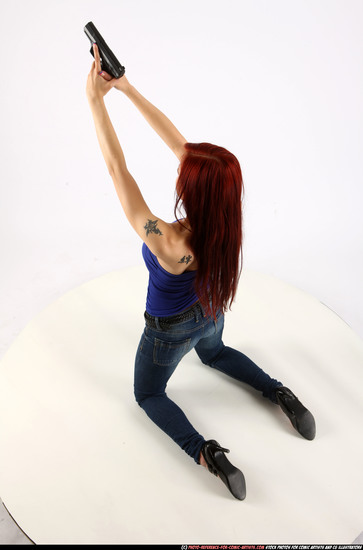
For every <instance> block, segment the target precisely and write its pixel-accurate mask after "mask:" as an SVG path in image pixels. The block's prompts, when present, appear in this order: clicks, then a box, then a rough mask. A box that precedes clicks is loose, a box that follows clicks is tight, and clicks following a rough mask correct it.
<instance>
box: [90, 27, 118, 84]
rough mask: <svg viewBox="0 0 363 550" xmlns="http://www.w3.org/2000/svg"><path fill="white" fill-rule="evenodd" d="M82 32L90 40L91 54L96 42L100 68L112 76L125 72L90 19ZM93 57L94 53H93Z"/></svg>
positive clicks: (115, 76) (116, 76)
mask: <svg viewBox="0 0 363 550" xmlns="http://www.w3.org/2000/svg"><path fill="white" fill-rule="evenodd" d="M84 32H85V33H86V35H87V36H88V38H89V39H90V41H91V50H90V52H91V54H92V55H93V44H94V43H96V44H97V46H98V50H99V52H100V58H101V68H102V70H103V71H105V72H106V73H108V74H110V75H111V76H113V77H114V78H121V76H123V75H124V74H125V67H123V66H122V65H121V63H120V62H119V60H118V59H117V57H116V56H115V54H114V53H113V52H112V51H111V50H110V48H109V47H108V46H107V44H106V42H105V41H104V39H103V38H102V36H101V35H100V33H99V32H98V30H97V29H96V27H95V26H94V24H93V23H92V21H90V22H89V23H87V25H86V26H85V28H84ZM93 57H94V55H93Z"/></svg>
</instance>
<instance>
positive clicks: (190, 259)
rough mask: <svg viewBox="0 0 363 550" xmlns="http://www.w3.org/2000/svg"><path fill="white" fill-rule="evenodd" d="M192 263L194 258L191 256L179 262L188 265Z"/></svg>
mask: <svg viewBox="0 0 363 550" xmlns="http://www.w3.org/2000/svg"><path fill="white" fill-rule="evenodd" d="M191 261H192V256H191V255H190V254H189V256H183V257H182V258H181V259H180V260H179V262H178V264H188V263H189V262H191Z"/></svg>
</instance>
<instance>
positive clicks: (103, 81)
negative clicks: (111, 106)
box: [86, 44, 117, 100]
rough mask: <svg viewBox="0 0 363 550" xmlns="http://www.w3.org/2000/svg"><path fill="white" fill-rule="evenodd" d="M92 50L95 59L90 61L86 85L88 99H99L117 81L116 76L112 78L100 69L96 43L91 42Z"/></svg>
mask: <svg viewBox="0 0 363 550" xmlns="http://www.w3.org/2000/svg"><path fill="white" fill-rule="evenodd" d="M93 52H94V56H95V60H94V62H93V63H92V67H91V71H90V73H89V75H88V79H87V87H86V93H87V97H88V100H95V99H101V98H102V97H103V96H105V95H106V94H107V93H108V92H109V91H110V90H111V88H113V87H114V86H115V84H116V82H117V79H116V78H112V76H110V75H109V74H108V73H105V72H104V71H102V69H101V61H100V54H99V51H98V48H97V45H96V44H93Z"/></svg>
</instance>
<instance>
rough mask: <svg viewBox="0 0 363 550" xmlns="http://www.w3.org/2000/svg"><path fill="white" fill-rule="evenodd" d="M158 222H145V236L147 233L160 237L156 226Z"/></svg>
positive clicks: (160, 233)
mask: <svg viewBox="0 0 363 550" xmlns="http://www.w3.org/2000/svg"><path fill="white" fill-rule="evenodd" d="M157 223H158V220H155V221H153V220H149V219H148V220H147V223H146V224H145V225H144V229H145V230H146V236H148V235H149V233H156V235H162V232H161V231H160V229H159V228H158V227H156V226H157Z"/></svg>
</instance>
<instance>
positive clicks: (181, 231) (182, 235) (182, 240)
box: [157, 223, 197, 275]
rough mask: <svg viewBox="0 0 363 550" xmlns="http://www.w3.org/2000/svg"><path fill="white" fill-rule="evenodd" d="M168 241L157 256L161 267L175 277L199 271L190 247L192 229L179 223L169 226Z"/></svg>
mask: <svg viewBox="0 0 363 550" xmlns="http://www.w3.org/2000/svg"><path fill="white" fill-rule="evenodd" d="M168 226H169V227H168V229H169V230H168V237H169V238H168V240H167V242H166V244H165V247H164V249H163V250H162V251H160V252H159V254H157V258H158V261H159V263H160V265H161V266H162V267H163V268H164V269H165V270H166V271H169V272H170V273H172V274H174V275H180V274H181V273H184V272H185V271H194V270H196V269H197V261H196V258H195V257H194V253H193V251H192V250H191V248H190V245H189V237H190V229H188V227H187V226H184V227H183V226H182V225H180V224H179V223H170V224H168Z"/></svg>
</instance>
